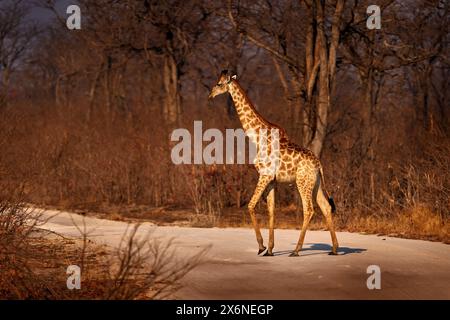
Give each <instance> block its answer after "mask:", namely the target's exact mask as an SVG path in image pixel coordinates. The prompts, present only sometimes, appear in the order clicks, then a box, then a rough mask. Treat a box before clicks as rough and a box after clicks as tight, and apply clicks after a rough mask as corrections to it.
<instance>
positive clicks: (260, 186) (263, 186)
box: [248, 176, 273, 254]
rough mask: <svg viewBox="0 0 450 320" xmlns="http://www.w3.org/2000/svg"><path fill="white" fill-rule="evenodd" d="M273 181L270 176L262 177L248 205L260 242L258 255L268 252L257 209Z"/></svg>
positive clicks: (257, 238)
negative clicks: (257, 217)
mask: <svg viewBox="0 0 450 320" xmlns="http://www.w3.org/2000/svg"><path fill="white" fill-rule="evenodd" d="M272 180H273V178H272V177H269V176H260V177H259V180H258V184H257V185H256V189H255V191H254V192H253V196H252V198H251V199H250V202H249V204H248V212H249V214H250V218H251V219H252V223H253V227H254V229H255V233H256V240H257V241H258V245H259V250H258V254H260V253H262V252H263V251H264V250H266V247H265V246H264V244H263V238H262V235H261V231H260V230H259V225H258V220H257V219H256V214H255V207H256V204H257V203H258V201H259V199H260V198H261V195H262V194H263V192H264V190H265V189H266V188H267V186H268V185H269V183H270V182H271V181H272Z"/></svg>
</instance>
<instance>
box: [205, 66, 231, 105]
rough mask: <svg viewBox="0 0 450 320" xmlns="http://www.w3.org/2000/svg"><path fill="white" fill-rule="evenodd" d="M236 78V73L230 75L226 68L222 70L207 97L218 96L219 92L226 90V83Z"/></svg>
mask: <svg viewBox="0 0 450 320" xmlns="http://www.w3.org/2000/svg"><path fill="white" fill-rule="evenodd" d="M233 79H236V75H232V76H231V75H230V74H229V73H228V70H223V71H222V72H221V74H220V77H219V80H217V84H216V85H215V86H214V87H213V88H212V89H211V93H210V94H209V97H208V98H209V99H211V98H214V97H215V96H218V95H219V94H222V93H225V92H227V91H228V85H229V84H230V83H231V81H233Z"/></svg>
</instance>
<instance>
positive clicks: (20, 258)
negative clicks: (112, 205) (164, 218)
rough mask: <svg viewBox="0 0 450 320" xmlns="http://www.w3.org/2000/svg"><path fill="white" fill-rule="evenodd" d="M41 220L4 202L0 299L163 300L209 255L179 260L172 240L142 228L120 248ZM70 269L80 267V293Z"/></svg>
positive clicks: (32, 212) (0, 226)
mask: <svg viewBox="0 0 450 320" xmlns="http://www.w3.org/2000/svg"><path fill="white" fill-rule="evenodd" d="M41 218H42V217H41V216H40V214H39V212H37V211H36V210H31V209H27V208H26V207H25V206H23V205H22V203H21V202H20V201H18V200H17V193H14V196H10V197H8V198H7V199H5V198H3V199H0V299H163V298H167V297H170V296H171V294H173V293H174V292H175V291H177V290H178V289H179V288H180V280H181V279H182V278H183V277H184V276H185V275H186V274H187V273H188V272H190V271H191V270H192V269H193V268H195V267H196V266H197V265H198V264H199V263H201V261H202V257H203V254H204V252H205V251H204V250H203V251H199V252H198V254H196V255H194V256H189V257H184V258H179V257H178V254H177V252H176V251H175V249H174V247H173V245H172V242H171V241H160V240H158V239H154V238H153V237H152V236H151V234H148V235H147V236H145V237H137V231H138V229H139V224H135V225H134V226H133V227H131V228H130V230H128V232H126V233H125V234H124V235H123V238H122V241H121V243H120V245H119V247H118V248H117V249H111V248H108V247H104V246H98V245H95V244H94V243H92V241H90V240H89V238H88V236H89V235H88V234H87V233H86V232H84V230H85V229H84V228H83V226H76V227H77V228H78V229H79V230H80V232H84V233H83V234H82V235H81V239H80V238H77V239H68V238H65V237H62V236H60V235H57V234H54V233H50V232H48V231H45V230H41V229H39V225H40V223H41ZM69 265H78V266H80V268H81V289H80V290H69V289H67V287H66V281H67V275H66V270H67V267H68V266H69Z"/></svg>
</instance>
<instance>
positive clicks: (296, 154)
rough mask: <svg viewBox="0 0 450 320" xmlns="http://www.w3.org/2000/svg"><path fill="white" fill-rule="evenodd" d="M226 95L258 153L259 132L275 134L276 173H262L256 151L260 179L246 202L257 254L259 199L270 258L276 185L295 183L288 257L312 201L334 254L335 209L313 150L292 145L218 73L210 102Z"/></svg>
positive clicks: (309, 213)
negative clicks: (295, 222)
mask: <svg viewBox="0 0 450 320" xmlns="http://www.w3.org/2000/svg"><path fill="white" fill-rule="evenodd" d="M226 92H228V93H229V94H230V95H231V97H232V99H233V102H234V106H235V108H236V111H237V114H238V116H239V120H240V121H241V124H242V127H243V129H244V131H245V132H246V133H247V134H248V133H249V132H253V133H255V132H256V133H257V134H256V135H253V136H252V135H249V139H250V141H252V142H253V143H255V144H256V145H257V148H258V150H259V148H260V145H259V142H260V141H261V140H259V139H258V138H257V135H258V132H261V130H271V129H272V130H273V129H275V130H276V131H277V132H278V140H279V143H278V165H277V166H276V168H275V170H273V171H272V172H271V171H268V170H264V169H265V168H264V163H261V162H260V161H258V155H259V151H258V152H257V155H256V157H255V161H254V165H255V167H256V170H257V171H258V174H259V179H258V183H257V185H256V188H255V191H254V193H253V196H252V197H251V199H250V202H249V203H248V212H249V214H250V218H251V220H252V224H253V227H254V229H255V233H256V240H257V242H258V246H259V250H258V255H259V254H261V253H262V252H264V251H265V250H266V247H265V246H264V243H263V238H262V236H261V231H260V229H259V225H258V221H257V219H256V215H255V207H256V204H257V203H258V201H259V200H260V198H261V197H262V196H264V197H265V198H266V202H267V207H268V214H269V244H268V248H267V251H266V252H265V254H264V256H273V248H274V221H275V212H274V211H275V189H276V183H277V182H290V183H292V182H295V184H296V185H297V189H298V192H299V193H300V196H301V199H302V204H303V225H302V228H301V231H300V237H299V240H298V242H297V246H296V247H295V249H294V251H292V253H291V254H290V256H291V257H296V256H299V251H300V250H301V249H302V246H303V241H304V239H305V234H306V230H307V228H308V224H309V222H310V220H311V218H312V216H313V214H314V207H313V200H315V201H316V202H317V204H318V205H319V207H320V210H321V212H322V214H323V215H324V217H325V220H326V223H327V227H328V229H329V231H330V234H331V240H332V243H333V247H332V251H331V252H330V254H332V255H336V254H337V249H338V246H339V245H338V241H337V238H336V233H335V231H334V225H333V220H332V215H331V214H332V213H334V212H335V211H336V207H335V204H334V201H333V198H331V197H329V196H328V194H327V192H326V189H325V185H324V177H323V169H322V166H321V164H320V161H319V159H318V158H317V157H316V156H315V155H314V154H313V153H312V151H310V150H308V149H305V148H301V147H299V146H298V145H296V144H295V143H293V142H291V141H290V140H289V138H288V136H287V134H286V132H285V130H284V129H283V128H281V127H279V126H277V125H275V124H273V123H271V122H269V121H267V120H266V119H264V118H263V117H262V116H261V114H260V113H259V112H258V111H257V110H256V109H255V107H254V106H253V104H252V103H251V101H250V99H249V98H248V97H247V96H246V94H245V92H244V90H243V89H242V87H241V86H240V85H239V83H238V81H237V80H236V75H233V76H230V74H229V73H228V71H227V70H224V71H222V73H221V74H220V76H219V79H218V81H217V84H216V85H215V86H214V87H213V88H212V89H211V93H210V94H209V99H212V98H214V97H216V96H218V95H220V94H223V93H226ZM268 144H269V142H268Z"/></svg>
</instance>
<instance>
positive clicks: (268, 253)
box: [263, 251, 273, 257]
mask: <svg viewBox="0 0 450 320" xmlns="http://www.w3.org/2000/svg"><path fill="white" fill-rule="evenodd" d="M263 256H265V257H273V253H272V252H269V251H267V252H266V253H264V254H263Z"/></svg>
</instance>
